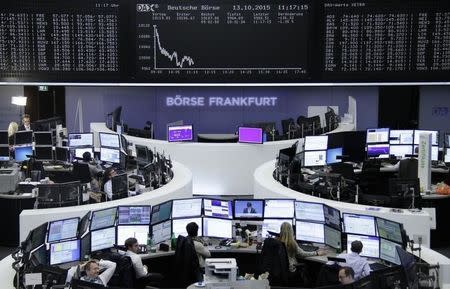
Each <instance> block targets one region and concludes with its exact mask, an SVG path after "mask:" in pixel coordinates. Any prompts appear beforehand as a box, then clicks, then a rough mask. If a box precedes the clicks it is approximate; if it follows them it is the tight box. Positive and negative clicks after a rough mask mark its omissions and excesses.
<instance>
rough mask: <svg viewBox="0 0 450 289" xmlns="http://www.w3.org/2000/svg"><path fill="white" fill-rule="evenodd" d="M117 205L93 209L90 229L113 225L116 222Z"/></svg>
mask: <svg viewBox="0 0 450 289" xmlns="http://www.w3.org/2000/svg"><path fill="white" fill-rule="evenodd" d="M116 214H117V207H113V208H109V209H104V210H99V211H93V212H92V220H91V231H93V230H97V229H102V228H106V227H111V226H114V224H115V222H116Z"/></svg>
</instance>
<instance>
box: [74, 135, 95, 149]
mask: <svg viewBox="0 0 450 289" xmlns="http://www.w3.org/2000/svg"><path fill="white" fill-rule="evenodd" d="M93 145H94V134H93V133H90V132H88V133H69V147H86V146H91V147H92V146H93Z"/></svg>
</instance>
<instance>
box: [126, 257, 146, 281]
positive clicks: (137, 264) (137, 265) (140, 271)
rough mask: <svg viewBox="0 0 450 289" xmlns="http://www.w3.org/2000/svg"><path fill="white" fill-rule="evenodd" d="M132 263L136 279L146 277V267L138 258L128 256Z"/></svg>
mask: <svg viewBox="0 0 450 289" xmlns="http://www.w3.org/2000/svg"><path fill="white" fill-rule="evenodd" d="M130 258H131V262H132V263H133V267H134V271H135V272H136V278H142V277H145V276H147V273H148V270H147V267H146V266H144V264H142V259H141V257H139V256H130Z"/></svg>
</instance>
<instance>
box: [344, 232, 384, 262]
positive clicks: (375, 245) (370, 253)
mask: <svg viewBox="0 0 450 289" xmlns="http://www.w3.org/2000/svg"><path fill="white" fill-rule="evenodd" d="M356 240H359V241H361V243H362V244H363V249H362V252H361V254H359V255H360V256H363V257H369V258H379V257H380V239H379V238H378V237H375V236H364V235H352V234H347V252H351V247H352V242H353V241H356Z"/></svg>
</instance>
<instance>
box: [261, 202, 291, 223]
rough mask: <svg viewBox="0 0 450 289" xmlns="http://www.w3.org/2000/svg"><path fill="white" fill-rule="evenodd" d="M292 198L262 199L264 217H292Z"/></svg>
mask: <svg viewBox="0 0 450 289" xmlns="http://www.w3.org/2000/svg"><path fill="white" fill-rule="evenodd" d="M294 211H295V210H294V200H293V199H266V200H265V201H264V218H280V219H281V218H283V219H293V218H294Z"/></svg>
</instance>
